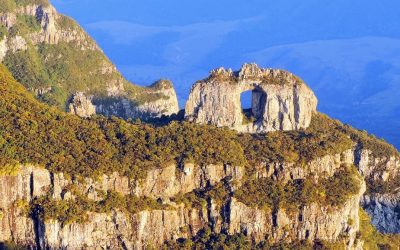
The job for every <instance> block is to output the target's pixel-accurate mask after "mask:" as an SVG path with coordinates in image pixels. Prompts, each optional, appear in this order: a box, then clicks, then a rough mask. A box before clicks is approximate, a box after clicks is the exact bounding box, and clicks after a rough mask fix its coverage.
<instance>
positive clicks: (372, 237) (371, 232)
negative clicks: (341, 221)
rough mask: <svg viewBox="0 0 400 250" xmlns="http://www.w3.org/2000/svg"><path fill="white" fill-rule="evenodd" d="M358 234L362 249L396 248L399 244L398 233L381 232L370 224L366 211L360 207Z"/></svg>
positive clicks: (392, 249) (391, 249)
mask: <svg viewBox="0 0 400 250" xmlns="http://www.w3.org/2000/svg"><path fill="white" fill-rule="evenodd" d="M359 215H360V234H359V235H358V237H359V238H360V239H361V240H362V241H364V249H368V250H381V249H388V250H397V249H399V246H400V235H388V234H382V233H380V232H378V231H377V230H376V228H375V227H374V226H373V225H372V224H371V219H370V217H369V215H368V214H367V212H365V211H364V210H362V209H360V211H359Z"/></svg>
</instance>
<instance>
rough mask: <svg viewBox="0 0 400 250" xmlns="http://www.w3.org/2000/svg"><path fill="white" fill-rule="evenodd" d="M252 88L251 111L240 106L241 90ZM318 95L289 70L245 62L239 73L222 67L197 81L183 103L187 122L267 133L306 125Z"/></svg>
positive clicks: (308, 122)
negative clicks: (246, 113)
mask: <svg viewBox="0 0 400 250" xmlns="http://www.w3.org/2000/svg"><path fill="white" fill-rule="evenodd" d="M248 90H251V91H252V107H251V114H249V115H247V117H246V115H245V114H244V113H243V110H242V108H241V101H240V95H241V93H243V92H245V91H248ZM316 107H317V98H316V97H315V95H314V93H313V92H312V91H311V89H309V88H308V87H307V86H306V85H305V84H304V83H303V82H302V81H301V80H300V79H299V78H297V77H295V76H294V75H292V74H291V73H288V72H285V71H281V70H272V69H261V68H259V67H258V66H257V65H255V64H245V65H244V66H243V67H242V69H241V70H240V71H239V72H232V71H231V70H225V69H223V68H220V69H216V70H214V71H212V72H211V75H210V77H209V78H208V79H206V80H203V81H200V82H197V83H196V84H195V85H194V86H193V88H192V90H191V93H190V96H189V99H188V102H187V103H186V109H185V111H186V115H185V116H186V119H187V120H189V121H193V122H197V123H201V124H212V125H216V126H219V127H222V126H227V127H230V128H233V129H236V130H237V131H239V132H251V133H256V132H268V131H276V130H280V131H281V130H285V131H286V130H298V129H300V128H307V127H308V126H309V124H310V122H311V117H312V114H313V112H316Z"/></svg>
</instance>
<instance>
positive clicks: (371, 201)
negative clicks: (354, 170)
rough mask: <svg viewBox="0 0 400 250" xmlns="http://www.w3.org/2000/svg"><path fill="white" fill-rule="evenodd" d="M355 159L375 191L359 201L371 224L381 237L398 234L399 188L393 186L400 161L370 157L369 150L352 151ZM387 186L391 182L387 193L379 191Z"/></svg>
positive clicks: (399, 226)
mask: <svg viewBox="0 0 400 250" xmlns="http://www.w3.org/2000/svg"><path fill="white" fill-rule="evenodd" d="M355 159H356V163H357V166H358V167H359V171H360V173H361V174H362V175H363V176H365V178H366V179H367V181H368V182H369V183H371V184H374V186H376V188H375V189H377V190H371V192H369V193H368V194H366V195H365V196H364V197H363V199H362V200H361V204H362V206H363V207H364V208H365V210H366V211H367V212H368V214H369V215H370V216H371V218H372V224H373V225H374V226H376V227H377V228H378V230H380V231H382V232H385V233H391V234H398V233H400V187H399V186H398V185H397V183H398V181H399V179H398V178H399V177H398V176H399V171H400V159H399V158H398V156H391V157H382V156H381V157H378V156H374V155H373V152H372V151H371V150H356V154H355ZM388 182H389V183H390V182H395V184H394V185H392V186H391V188H390V190H385V189H382V188H380V186H382V185H384V184H385V183H388Z"/></svg>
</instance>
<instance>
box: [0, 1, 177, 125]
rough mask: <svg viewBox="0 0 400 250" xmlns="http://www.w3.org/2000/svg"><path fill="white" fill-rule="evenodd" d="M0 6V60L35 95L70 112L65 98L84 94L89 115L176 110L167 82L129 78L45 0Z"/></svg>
mask: <svg viewBox="0 0 400 250" xmlns="http://www.w3.org/2000/svg"><path fill="white" fill-rule="evenodd" d="M0 6H1V7H0V62H3V63H4V65H6V67H7V68H8V69H9V70H10V71H11V73H12V74H13V76H14V77H15V78H16V79H17V80H18V81H19V82H21V83H22V84H23V85H24V86H25V87H26V88H27V89H28V90H30V91H31V92H33V93H34V94H35V96H36V97H37V98H38V99H39V100H41V101H43V102H45V103H47V104H50V105H52V106H55V107H57V108H59V109H60V110H63V111H66V110H70V111H74V110H75V109H74V107H70V105H69V103H71V102H72V101H73V100H74V97H75V96H76V95H77V94H79V93H83V94H84V96H85V98H86V99H88V100H90V102H92V103H91V104H90V105H94V106H95V111H93V112H92V113H91V114H93V113H95V112H97V113H104V114H107V115H115V116H120V117H124V118H142V119H143V118H145V119H146V118H149V117H159V116H161V115H170V114H173V113H177V112H178V110H179V107H178V103H177V98H176V94H175V91H174V89H173V86H172V84H171V83H169V84H167V85H166V84H164V85H162V86H163V88H160V86H161V85H160V84H154V85H152V86H150V87H147V88H145V87H140V86H137V85H134V84H132V83H130V82H128V81H127V80H126V79H124V78H123V76H122V75H121V73H120V72H119V71H118V70H117V69H116V67H115V66H114V65H113V64H112V63H111V62H110V60H109V59H108V58H107V57H106V56H105V55H104V53H103V51H102V50H101V49H100V48H99V47H98V45H97V44H96V43H95V41H93V39H91V38H90V37H89V36H88V35H87V34H86V32H85V31H84V30H83V29H82V28H81V27H80V26H79V25H78V24H77V23H76V22H75V21H73V20H72V19H70V18H69V17H66V16H63V15H61V14H59V13H57V11H56V10H55V9H54V7H52V6H51V5H50V4H49V2H48V1H47V0H40V1H34V0H24V1H21V0H15V1H12V0H1V1H0ZM159 85H160V86H159ZM78 108H80V107H78ZM83 108H85V107H83Z"/></svg>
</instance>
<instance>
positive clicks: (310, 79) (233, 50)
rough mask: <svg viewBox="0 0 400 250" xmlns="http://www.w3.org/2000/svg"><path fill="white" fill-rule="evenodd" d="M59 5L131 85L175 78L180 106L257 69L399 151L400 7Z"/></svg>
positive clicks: (391, 2)
mask: <svg viewBox="0 0 400 250" xmlns="http://www.w3.org/2000/svg"><path fill="white" fill-rule="evenodd" d="M53 2H54V4H55V5H56V6H57V7H58V8H59V9H60V10H61V11H62V12H63V13H68V14H69V15H71V16H73V17H74V18H76V19H77V20H79V22H80V23H81V24H82V25H84V27H85V28H86V29H87V30H88V31H89V32H90V34H91V35H92V36H93V37H95V38H96V39H97V41H98V42H99V44H101V46H102V48H104V50H105V51H106V53H107V54H108V55H109V56H110V57H111V58H112V61H113V62H114V63H116V65H118V67H119V68H120V69H121V71H122V72H123V74H124V75H125V76H126V77H127V78H128V79H132V80H135V81H137V82H138V83H146V82H149V81H153V80H155V79H156V77H157V76H159V75H162V76H164V77H167V78H169V79H171V80H173V82H174V84H175V87H176V91H177V94H178V98H179V100H181V102H180V103H181V105H182V107H183V104H184V103H185V100H186V99H187V97H188V95H189V92H190V87H191V85H192V83H193V82H194V81H196V80H197V79H200V78H201V77H202V76H204V75H205V74H207V73H208V71H209V69H210V68H216V67H219V66H224V67H232V68H238V67H240V66H241V64H242V62H244V61H247V62H256V63H257V64H259V65H262V66H264V67H273V68H281V69H285V70H288V71H290V72H293V73H295V74H297V75H300V76H302V78H303V79H304V80H305V81H306V82H307V83H308V84H309V85H310V87H311V88H312V89H313V90H314V91H315V93H316V95H317V97H318V98H319V105H320V106H319V110H320V111H322V112H324V113H326V114H328V115H330V116H331V117H335V118H337V119H340V120H341V121H343V122H346V123H349V124H352V125H353V126H355V127H357V128H359V129H365V130H368V131H369V132H370V133H373V134H375V135H377V136H379V137H381V138H385V139H386V140H387V141H388V142H390V143H392V144H395V145H396V146H397V147H398V148H400V136H399V133H398V131H399V129H400V124H399V119H398V112H399V110H400V109H399V102H398V101H397V96H398V94H399V93H398V89H400V88H399V87H400V81H399V72H400V71H399V65H398V62H399V61H400V53H399V52H398V51H399V44H400V41H399V38H400V32H399V31H400V29H399V17H398V13H397V11H396V10H397V9H399V8H400V2H399V1H395V0H382V1H380V2H379V3H377V2H376V1H373V0H364V1H361V0H354V1H346V0H337V1H334V2H328V1H317V0H304V1H302V2H301V4H299V3H297V2H294V1H291V0H282V1H277V2H271V1H262V0H254V1H251V4H248V3H247V2H244V1H239V0H235V1H234V3H232V1H228V0H220V1H218V3H215V1H211V0H204V1H202V2H201V3H191V4H188V3H185V4H182V3H181V2H180V1H168V2H165V1H164V2H163V1H161V0H154V1H151V3H149V2H148V1H147V2H141V3H136V2H132V1H127V0H103V1H102V2H101V3H98V4H97V5H96V7H95V8H92V5H93V4H92V2H91V1H74V2H70V1H69V2H65V1H60V0H54V1H53ZM156 6H157V8H156ZM92 9H93V11H90V13H88V11H87V10H92ZM110 9H112V11H110ZM150 12H151V13H152V15H148V13H150ZM154 17H158V18H154ZM121 34H123V36H122V35H121ZM125 51H131V52H132V53H133V54H135V57H132V56H131V55H130V54H127V53H125Z"/></svg>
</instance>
